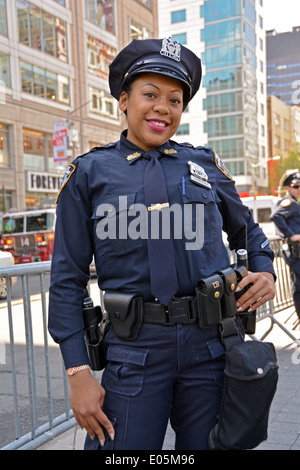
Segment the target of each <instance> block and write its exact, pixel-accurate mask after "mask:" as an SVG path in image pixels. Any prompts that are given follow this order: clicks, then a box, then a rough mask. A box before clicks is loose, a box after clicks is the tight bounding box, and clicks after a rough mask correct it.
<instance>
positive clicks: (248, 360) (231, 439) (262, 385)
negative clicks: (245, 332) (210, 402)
mask: <svg viewBox="0 0 300 470" xmlns="http://www.w3.org/2000/svg"><path fill="white" fill-rule="evenodd" d="M220 334H221V341H222V342H223V344H224V348H225V375H224V385H223V394H222V403H221V409H220V415H219V416H218V420H217V423H216V425H215V426H214V427H213V429H212V431H211V432H210V435H209V447H210V449H211V450H246V449H254V448H255V447H257V446H258V445H259V444H260V443H261V442H262V441H264V440H266V439H267V430H268V418H269V411H270V407H271V403H272V400H273V398H274V395H275V392H276V387H277V381H278V364H277V357H276V351H275V348H274V345H273V344H272V343H268V342H261V341H251V340H250V341H242V340H241V339H240V337H239V335H238V331H237V328H236V326H235V317H230V318H226V319H224V320H223V321H222V322H221V329H220Z"/></svg>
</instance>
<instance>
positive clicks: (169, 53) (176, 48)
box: [160, 37, 181, 62]
mask: <svg viewBox="0 0 300 470" xmlns="http://www.w3.org/2000/svg"><path fill="white" fill-rule="evenodd" d="M160 54H161V55H164V56H166V57H170V59H173V60H176V61H177V62H180V60H181V45H180V44H179V42H177V41H175V40H174V39H172V38H171V37H169V38H168V39H167V38H165V39H163V40H162V47H161V50H160Z"/></svg>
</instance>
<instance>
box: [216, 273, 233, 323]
mask: <svg viewBox="0 0 300 470" xmlns="http://www.w3.org/2000/svg"><path fill="white" fill-rule="evenodd" d="M218 274H220V276H221V278H222V280H223V284H224V294H223V296H222V298H221V309H222V318H227V317H231V316H232V315H235V314H236V300H235V296H234V292H235V289H236V285H237V277H236V272H235V270H234V269H233V268H231V267H229V268H226V269H223V270H222V271H218Z"/></svg>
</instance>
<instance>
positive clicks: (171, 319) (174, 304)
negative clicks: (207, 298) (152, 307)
mask: <svg viewBox="0 0 300 470" xmlns="http://www.w3.org/2000/svg"><path fill="white" fill-rule="evenodd" d="M192 299H193V297H191V296H187V297H180V298H179V299H175V300H171V301H170V302H169V303H168V307H167V309H166V317H167V321H166V322H165V323H163V324H164V325H175V324H176V323H183V324H188V323H191V321H194V320H192V319H191V318H190V315H189V312H190V308H189V301H190V300H192Z"/></svg>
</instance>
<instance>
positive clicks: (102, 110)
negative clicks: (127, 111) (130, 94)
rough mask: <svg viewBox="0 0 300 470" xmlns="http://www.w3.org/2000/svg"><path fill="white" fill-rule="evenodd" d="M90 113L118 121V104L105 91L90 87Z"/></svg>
mask: <svg viewBox="0 0 300 470" xmlns="http://www.w3.org/2000/svg"><path fill="white" fill-rule="evenodd" d="M89 92H90V99H91V101H90V111H91V112H92V113H95V114H99V115H100V116H105V117H109V118H111V119H118V117H119V116H118V109H119V108H118V102H117V101H116V100H115V99H114V98H113V97H112V96H111V95H109V94H108V93H107V92H105V91H104V90H98V89H97V88H93V87H89Z"/></svg>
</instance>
